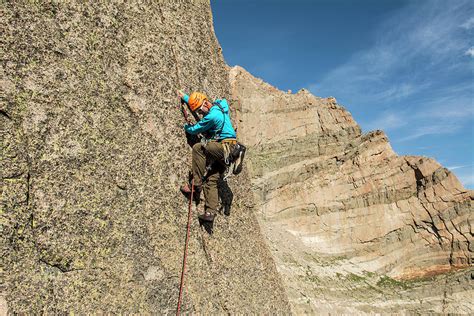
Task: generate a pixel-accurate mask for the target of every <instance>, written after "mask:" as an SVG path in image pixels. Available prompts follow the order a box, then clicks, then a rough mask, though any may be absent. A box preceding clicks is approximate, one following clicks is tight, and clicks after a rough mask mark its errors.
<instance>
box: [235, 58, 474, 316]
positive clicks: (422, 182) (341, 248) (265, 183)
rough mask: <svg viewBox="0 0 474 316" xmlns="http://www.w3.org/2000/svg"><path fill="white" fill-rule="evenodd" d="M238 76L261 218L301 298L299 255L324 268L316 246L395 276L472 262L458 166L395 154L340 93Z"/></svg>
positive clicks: (356, 267) (469, 194) (355, 265)
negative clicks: (291, 89) (283, 87)
mask: <svg viewBox="0 0 474 316" xmlns="http://www.w3.org/2000/svg"><path fill="white" fill-rule="evenodd" d="M230 81H231V86H232V93H233V96H234V104H236V106H237V107H238V119H239V133H240V137H241V138H242V140H243V141H244V143H246V144H247V145H248V146H249V154H248V162H249V169H250V174H251V177H252V186H253V190H254V192H255V195H256V198H257V200H258V201H259V207H260V211H261V213H260V215H261V223H262V226H263V227H265V230H266V234H267V237H268V238H269V242H270V243H271V244H272V247H273V250H274V252H273V253H274V255H275V257H276V258H277V260H278V266H279V269H280V271H282V272H283V275H285V279H286V281H287V282H286V284H287V287H289V288H293V289H294V291H292V290H290V291H289V295H290V296H293V297H291V299H292V300H293V303H295V300H300V299H301V300H303V301H304V299H303V298H302V296H301V295H300V294H299V293H295V291H298V290H296V288H298V286H295V284H300V285H301V286H302V287H303V288H304V287H305V286H306V285H307V283H305V282H306V281H301V279H299V278H298V277H297V275H298V274H299V273H300V272H301V271H300V270H298V269H296V270H295V267H294V266H292V264H295V262H296V263H297V266H298V265H299V266H305V265H307V266H308V267H312V268H311V269H313V268H314V269H318V265H317V264H315V263H314V260H312V259H308V256H309V257H310V258H314V257H316V258H319V259H320V260H323V261H324V260H329V261H330V262H331V260H333V259H334V258H336V259H338V260H336V261H341V260H342V259H344V260H345V261H347V262H346V263H347V264H348V265H346V266H347V267H348V266H351V267H352V268H347V269H349V270H348V271H353V272H356V271H358V272H360V273H364V272H367V273H377V274H380V275H385V276H386V277H388V278H396V279H411V278H416V277H422V276H430V275H435V274H439V273H441V272H447V271H452V270H455V269H458V268H466V267H471V266H472V251H473V237H472V236H473V235H472V226H471V223H472V214H473V212H472V210H473V202H472V200H473V198H474V194H473V191H468V190H466V189H464V188H463V186H462V185H461V184H460V183H459V181H458V180H457V178H456V177H455V176H454V175H453V174H452V173H451V172H449V171H448V170H447V169H445V168H443V167H442V166H440V165H439V164H438V163H437V162H436V161H434V160H432V159H429V158H426V157H414V156H398V155H396V154H395V153H394V151H393V150H392V148H391V146H390V144H389V142H388V139H387V137H386V135H385V134H384V133H383V132H382V131H374V132H370V133H368V134H364V135H363V134H362V133H361V129H360V127H359V126H358V125H357V123H356V122H355V121H354V119H353V118H352V116H351V115H350V113H349V112H347V111H346V110H345V109H344V108H343V107H342V106H340V105H338V104H337V102H336V100H335V99H334V98H327V99H325V98H318V97H315V96H313V95H311V94H310V93H309V92H308V91H306V90H300V91H299V92H298V93H296V94H289V93H284V92H282V91H279V90H277V89H275V88H274V87H272V86H270V85H268V84H266V83H264V82H263V81H261V80H260V79H257V78H254V77H253V76H251V75H250V74H249V73H247V72H246V71H245V70H244V69H242V68H240V67H234V68H233V69H232V70H231V72H230ZM290 245H291V246H290ZM308 260H309V261H308ZM344 260H343V261H344ZM343 266H344V265H341V266H338V268H337V267H336V268H335V269H336V270H338V269H339V270H338V271H339V272H337V273H343V272H344V271H345V273H347V271H346V270H344V269H345V268H344V267H343ZM341 269H342V270H341ZM336 270H333V274H334V273H335V272H334V271H336ZM298 271H299V272H298ZM309 273H313V272H309ZM304 284H306V285H304ZM458 290H459V291H461V292H463V291H464V292H463V293H465V290H466V289H465V288H464V287H461V289H458ZM313 294H314V293H313ZM313 298H314V297H313ZM356 301H357V300H356ZM319 311H321V310H319Z"/></svg>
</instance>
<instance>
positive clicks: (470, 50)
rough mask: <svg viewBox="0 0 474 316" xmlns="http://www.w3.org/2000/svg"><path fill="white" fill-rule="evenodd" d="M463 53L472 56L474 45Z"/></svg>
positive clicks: (473, 55) (473, 54)
mask: <svg viewBox="0 0 474 316" xmlns="http://www.w3.org/2000/svg"><path fill="white" fill-rule="evenodd" d="M464 55H468V56H471V57H474V47H471V48H469V49H468V50H467V51H466V52H465V53H464Z"/></svg>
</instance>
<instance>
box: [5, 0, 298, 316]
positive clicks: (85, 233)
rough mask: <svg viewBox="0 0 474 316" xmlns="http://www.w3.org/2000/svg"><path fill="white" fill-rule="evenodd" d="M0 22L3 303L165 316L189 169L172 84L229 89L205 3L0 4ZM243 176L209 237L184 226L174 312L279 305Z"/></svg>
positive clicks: (280, 296) (281, 297)
mask: <svg viewBox="0 0 474 316" xmlns="http://www.w3.org/2000/svg"><path fill="white" fill-rule="evenodd" d="M194 12H200V14H199V15H195V14H194ZM203 14H204V15H205V16H206V15H207V18H203V17H202V16H203ZM196 25H199V27H195V26H196ZM1 28H2V39H1V51H2V54H1V56H2V57H1V59H2V62H1V65H2V66H1V73H2V76H1V78H2V79H1V86H2V96H1V104H0V114H1V115H0V119H1V126H2V141H3V150H2V213H1V216H2V244H1V251H2V278H1V279H2V285H1V292H2V301H1V304H0V305H1V306H2V307H5V305H8V307H7V308H8V312H10V313H15V314H16V313H31V314H39V313H47V314H56V313H66V312H69V313H79V314H88V313H100V312H103V313H121V314H122V313H125V314H129V313H140V314H149V313H155V312H160V313H173V312H174V311H175V308H176V303H177V297H178V289H179V276H180V272H181V264H182V250H183V247H184V237H185V233H186V220H187V204H186V201H185V200H184V199H183V197H182V196H181V195H180V193H179V192H178V190H177V188H178V186H179V184H181V183H182V181H184V180H185V179H186V178H187V170H188V165H189V164H190V151H189V150H190V149H189V147H187V144H186V140H185V137H184V133H183V129H182V126H183V121H182V117H181V114H180V112H179V110H178V102H177V97H176V89H177V88H183V89H186V90H187V91H192V90H195V89H196V90H204V91H206V92H207V93H208V95H209V96H210V97H212V98H215V97H218V96H219V97H228V96H229V95H230V87H229V83H228V81H227V75H228V74H227V69H226V65H225V63H224V61H223V58H222V55H221V50H220V47H219V45H218V43H217V40H216V38H215V35H214V32H213V26H212V16H211V10H210V4H209V1H179V2H174V1H158V2H153V3H146V4H145V3H142V2H140V1H131V2H105V3H103V2H100V3H99V2H94V3H88V4H85V3H83V2H80V1H77V2H76V1H66V2H50V1H46V2H31V1H15V2H2V4H1ZM248 181H249V180H248V177H247V176H246V175H245V174H244V175H242V176H240V177H239V178H238V179H236V180H233V181H231V182H230V183H229V185H230V188H231V189H232V190H233V191H234V192H233V195H234V203H233V207H232V211H231V216H229V217H226V216H219V217H218V218H217V220H216V221H217V222H216V224H215V234H214V235H213V236H212V237H208V236H207V235H206V234H203V233H202V231H201V230H200V229H199V227H198V224H197V221H194V222H193V225H192V229H191V243H190V248H189V260H188V273H187V279H186V282H187V283H186V284H187V286H186V291H185V299H184V305H183V308H182V310H183V311H185V312H195V313H203V314H209V313H237V312H238V313H250V312H257V313H264V312H270V311H280V312H283V313H286V312H288V311H289V305H288V301H287V298H286V294H285V291H284V288H283V287H282V283H281V280H280V277H279V275H278V273H277V270H276V268H275V264H274V262H273V259H272V257H271V254H270V252H269V251H268V248H267V246H266V244H265V242H264V238H263V237H262V235H261V233H260V229H259V226H258V223H257V220H256V218H255V216H254V215H253V211H252V210H253V203H252V196H251V195H250V194H249V193H248V192H247V191H246V190H244V188H245V187H247V185H244V184H245V183H248ZM230 188H229V187H227V189H228V190H229V189H230ZM194 214H196V213H194ZM5 303H7V304H5Z"/></svg>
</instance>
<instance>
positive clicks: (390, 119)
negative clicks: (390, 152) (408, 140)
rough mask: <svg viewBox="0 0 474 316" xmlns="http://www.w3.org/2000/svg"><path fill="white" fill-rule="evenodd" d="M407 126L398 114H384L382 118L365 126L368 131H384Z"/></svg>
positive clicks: (401, 115) (402, 116)
mask: <svg viewBox="0 0 474 316" xmlns="http://www.w3.org/2000/svg"><path fill="white" fill-rule="evenodd" d="M406 124H407V121H406V118H405V117H404V115H403V114H400V113H384V114H383V115H382V116H380V117H378V118H377V119H375V120H373V121H371V122H369V123H368V124H366V126H367V128H368V130H376V129H382V130H384V131H387V130H391V129H396V128H399V127H402V126H404V125H406Z"/></svg>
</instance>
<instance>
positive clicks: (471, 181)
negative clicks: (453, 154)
mask: <svg viewBox="0 0 474 316" xmlns="http://www.w3.org/2000/svg"><path fill="white" fill-rule="evenodd" d="M456 176H457V177H458V179H459V181H461V183H462V184H463V186H464V187H468V188H472V187H473V186H474V171H473V170H472V169H471V170H468V172H465V173H457V172H456Z"/></svg>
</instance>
